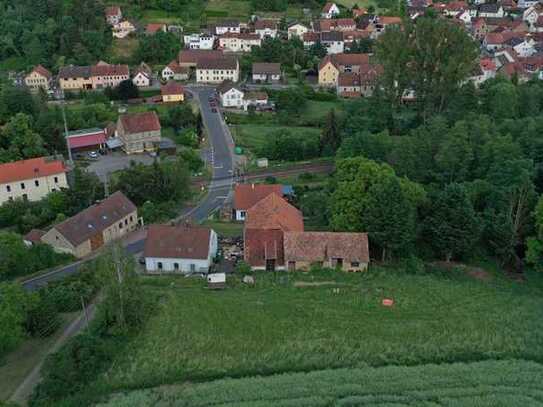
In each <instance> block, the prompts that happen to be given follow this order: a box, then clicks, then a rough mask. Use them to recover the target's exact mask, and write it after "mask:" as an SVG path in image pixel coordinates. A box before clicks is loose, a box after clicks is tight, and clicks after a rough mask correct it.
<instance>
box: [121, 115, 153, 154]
mask: <svg viewBox="0 0 543 407" xmlns="http://www.w3.org/2000/svg"><path fill="white" fill-rule="evenodd" d="M160 130H161V128H160V121H159V119H158V115H157V114H156V112H142V113H130V114H124V115H121V116H119V119H118V120H117V135H118V138H119V140H120V141H121V142H122V143H123V146H122V148H123V150H124V151H125V152H126V153H127V154H134V153H142V152H144V151H155V150H156V149H157V147H158V144H159V143H160V140H161V136H160Z"/></svg>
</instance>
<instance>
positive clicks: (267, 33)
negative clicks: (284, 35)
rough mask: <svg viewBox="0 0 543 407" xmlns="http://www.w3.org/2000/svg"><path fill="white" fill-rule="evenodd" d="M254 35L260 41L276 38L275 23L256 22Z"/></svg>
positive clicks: (270, 21) (272, 21)
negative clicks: (260, 39)
mask: <svg viewBox="0 0 543 407" xmlns="http://www.w3.org/2000/svg"><path fill="white" fill-rule="evenodd" d="M255 33H256V34H257V35H258V36H259V37H260V38H262V39H264V38H266V37H268V38H275V37H277V22H276V21H274V20H257V21H256V22H255Z"/></svg>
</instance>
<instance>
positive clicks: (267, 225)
mask: <svg viewBox="0 0 543 407" xmlns="http://www.w3.org/2000/svg"><path fill="white" fill-rule="evenodd" d="M245 227H246V228H247V229H278V230H283V231H300V232H301V231H303V230H304V220H303V216H302V213H301V212H300V211H299V210H298V209H296V208H295V207H294V206H292V205H291V204H289V203H288V202H287V201H285V200H284V199H283V198H281V196H279V195H278V194H276V193H271V194H269V195H268V196H267V197H266V198H264V199H262V200H260V201H259V202H257V203H256V204H255V205H254V206H253V207H252V208H250V209H249V210H248V211H247V214H246V219H245Z"/></svg>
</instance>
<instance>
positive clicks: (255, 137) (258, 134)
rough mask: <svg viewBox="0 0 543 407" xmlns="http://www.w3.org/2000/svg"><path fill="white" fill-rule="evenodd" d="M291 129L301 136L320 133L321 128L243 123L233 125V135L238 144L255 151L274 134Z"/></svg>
mask: <svg viewBox="0 0 543 407" xmlns="http://www.w3.org/2000/svg"><path fill="white" fill-rule="evenodd" d="M282 130H284V131H289V132H291V133H292V134H294V135H296V136H300V137H307V136H308V135H317V136H318V135H319V134H320V129H318V128H314V127H290V126H276V125H258V124H254V125H253V124H242V125H236V126H232V127H231V131H232V135H233V137H234V139H235V142H236V145H237V146H239V147H243V148H246V149H249V150H250V151H251V152H253V153H257V151H258V150H259V149H260V148H262V147H263V146H264V145H265V143H266V140H267V139H269V138H270V137H273V135H274V134H276V133H278V132H280V131H282Z"/></svg>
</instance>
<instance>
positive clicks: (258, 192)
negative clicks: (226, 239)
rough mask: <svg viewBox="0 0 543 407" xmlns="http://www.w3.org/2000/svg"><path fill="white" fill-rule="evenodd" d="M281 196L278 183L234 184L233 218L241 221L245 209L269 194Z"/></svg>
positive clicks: (281, 191)
mask: <svg viewBox="0 0 543 407" xmlns="http://www.w3.org/2000/svg"><path fill="white" fill-rule="evenodd" d="M273 193H275V194H277V195H279V197H282V196H283V186H282V185H279V184H236V186H235V187H234V204H233V208H232V211H233V213H232V216H233V218H234V220H238V221H243V220H245V216H246V213H247V211H248V210H249V209H250V208H252V207H253V206H254V205H255V204H256V203H258V202H259V201H261V200H262V199H264V198H266V197H267V196H268V195H270V194H273Z"/></svg>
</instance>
